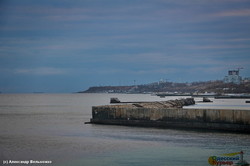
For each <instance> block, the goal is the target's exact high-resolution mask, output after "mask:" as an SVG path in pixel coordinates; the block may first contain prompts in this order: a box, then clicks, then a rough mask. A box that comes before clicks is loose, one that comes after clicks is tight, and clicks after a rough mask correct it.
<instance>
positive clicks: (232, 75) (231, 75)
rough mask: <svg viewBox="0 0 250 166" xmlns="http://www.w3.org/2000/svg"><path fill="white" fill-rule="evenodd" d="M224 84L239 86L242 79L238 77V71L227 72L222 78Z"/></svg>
mask: <svg viewBox="0 0 250 166" xmlns="http://www.w3.org/2000/svg"><path fill="white" fill-rule="evenodd" d="M223 81H224V83H234V84H240V83H241V81H242V77H241V76H240V70H239V69H238V70H229V71H228V75H227V76H225V77H224V80H223Z"/></svg>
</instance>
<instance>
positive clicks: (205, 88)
mask: <svg viewBox="0 0 250 166" xmlns="http://www.w3.org/2000/svg"><path fill="white" fill-rule="evenodd" d="M154 92H169V93H205V92H215V93H219V94H223V93H250V82H245V83H242V84H240V85H237V84H232V83H227V84H226V83H223V82H222V81H207V82H192V83H174V82H155V83H151V84H145V85H137V86H98V87H90V88H89V89H87V90H86V91H82V92H80V93H154Z"/></svg>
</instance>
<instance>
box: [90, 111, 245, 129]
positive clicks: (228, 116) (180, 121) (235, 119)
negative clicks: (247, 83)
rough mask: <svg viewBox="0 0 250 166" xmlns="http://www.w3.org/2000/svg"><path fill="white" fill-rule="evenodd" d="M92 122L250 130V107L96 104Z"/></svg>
mask: <svg viewBox="0 0 250 166" xmlns="http://www.w3.org/2000/svg"><path fill="white" fill-rule="evenodd" d="M91 122H92V123H104V124H121V125H127V124H128V125H130V124H131V125H133V124H134V125H143V126H145V125H147V126H150V125H152V126H161V127H175V126H176V127H182V128H183V127H184V128H186V127H189V128H201V129H206V128H207V129H219V130H223V129H225V130H232V131H245V132H250V111H247V110H219V109H216V110H214V109H213V110H210V109H181V108H179V109H176V108H173V109H164V108H160V109H157V108H155V109H152V108H131V107H119V106H118V107H115V106H97V107H93V108H92V119H91Z"/></svg>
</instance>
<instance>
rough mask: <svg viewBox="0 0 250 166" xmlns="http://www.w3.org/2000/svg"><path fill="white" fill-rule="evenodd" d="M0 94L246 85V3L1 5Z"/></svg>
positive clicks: (249, 63) (154, 0)
mask: <svg viewBox="0 0 250 166" xmlns="http://www.w3.org/2000/svg"><path fill="white" fill-rule="evenodd" d="M0 9H1V10H0V21H1V26H0V42H1V44H0V76H1V79H0V92H3V93H25V92H38V91H39V92H52V93H57V92H76V91H79V90H84V89H87V88H88V87H90V86H99V85H133V84H135V80H136V84H144V83H150V82H155V81H158V80H160V79H161V78H163V79H167V80H168V81H171V82H195V81H208V80H222V79H223V78H224V77H225V76H226V75H227V72H228V70H237V69H238V68H243V69H241V70H240V75H241V76H242V77H243V78H244V77H250V54H249V53H250V33H249V29H250V22H249V20H250V2H249V1H247V0H227V1H226V0H219V1H218V0H209V1H208V0H204V1H198V0H190V1H185V0H177V1H173V0H144V1H141V0H137V1H134V0H128V1H122V0H107V1H101V0H83V1H80V0H76V1H70V0H44V1H32V0H22V1H19V0H3V1H1V2H0Z"/></svg>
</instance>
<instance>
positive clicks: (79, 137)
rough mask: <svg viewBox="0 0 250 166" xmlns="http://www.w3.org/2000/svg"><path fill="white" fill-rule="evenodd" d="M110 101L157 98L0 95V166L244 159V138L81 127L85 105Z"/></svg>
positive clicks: (247, 145)
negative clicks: (234, 155) (8, 164)
mask: <svg viewBox="0 0 250 166" xmlns="http://www.w3.org/2000/svg"><path fill="white" fill-rule="evenodd" d="M110 97H118V98H119V99H120V100H122V101H134V100H138V101H156V100H160V98H158V97H156V96H150V95H137V94H136V95H132V94H131V95H128V94H9V95H8V94H1V95H0V129H1V130H0V162H1V164H2V161H3V160H39V161H41V160H51V161H52V164H48V165H57V166H61V165H62V166H64V165H65V166H66V165H76V166H85V165H87V166H89V165H97V166H107V165H123V166H130V165H135V166H137V165H138V166H152V165H171V166H172V165H175V166H184V165H185V166H201V165H202V166H203V165H204V166H206V165H209V164H208V162H207V160H208V157H209V156H212V155H220V154H224V153H231V152H238V151H241V150H244V151H245V152H246V154H245V156H244V157H245V159H246V160H247V161H248V162H249V161H250V135H244V134H230V133H218V132H197V131H184V130H170V129H155V128H141V127H124V126H106V125H91V124H84V122H88V121H89V119H90V118H91V107H92V106H94V105H103V104H108V103H109V99H110ZM167 99H168V98H165V99H161V100H167ZM217 103H218V102H217ZM220 103H222V104H218V105H221V106H222V105H225V101H224V100H223V101H221V102H220ZM239 103H242V101H239V100H237V101H235V103H233V105H234V106H239V105H240V104H239ZM231 104H232V102H231ZM201 106H202V107H204V105H201ZM195 107H197V106H195ZM244 107H245V108H247V109H248V106H244ZM12 165H17V164H12ZM35 165H37V164H35ZM43 165H46V164H43Z"/></svg>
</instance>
